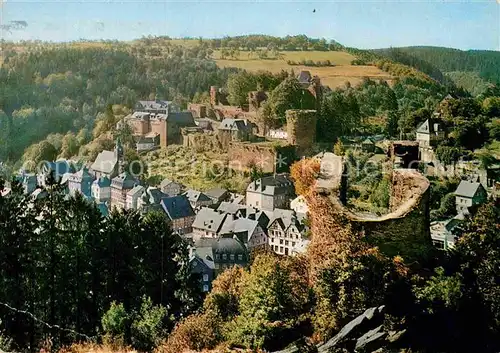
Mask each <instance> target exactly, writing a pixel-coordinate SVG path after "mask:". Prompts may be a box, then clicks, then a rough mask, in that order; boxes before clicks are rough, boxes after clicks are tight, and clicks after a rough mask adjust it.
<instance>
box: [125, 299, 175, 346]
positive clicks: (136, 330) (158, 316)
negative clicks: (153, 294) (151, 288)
mask: <svg viewBox="0 0 500 353" xmlns="http://www.w3.org/2000/svg"><path fill="white" fill-rule="evenodd" d="M166 315H167V309H165V308H164V307H163V306H161V305H156V306H153V302H152V301H151V298H148V297H145V296H144V297H143V298H142V304H141V310H140V312H139V313H138V314H137V316H136V317H135V320H134V321H133V322H132V326H131V334H132V344H133V346H134V347H135V348H137V349H140V350H142V351H148V352H149V351H151V350H153V349H154V347H156V346H157V345H158V344H159V343H160V341H161V338H162V337H163V336H164V334H165V330H164V328H163V321H164V319H165V316H166Z"/></svg>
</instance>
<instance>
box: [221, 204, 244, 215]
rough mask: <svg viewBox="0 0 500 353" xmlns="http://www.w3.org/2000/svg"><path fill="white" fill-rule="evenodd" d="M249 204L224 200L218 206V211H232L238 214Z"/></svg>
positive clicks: (231, 212)
mask: <svg viewBox="0 0 500 353" xmlns="http://www.w3.org/2000/svg"><path fill="white" fill-rule="evenodd" d="M246 207H247V206H245V205H240V204H236V203H233V202H227V201H222V202H221V203H220V205H219V207H217V211H220V212H224V213H230V214H236V212H238V211H239V210H240V209H243V208H246Z"/></svg>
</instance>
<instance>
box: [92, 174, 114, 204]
mask: <svg viewBox="0 0 500 353" xmlns="http://www.w3.org/2000/svg"><path fill="white" fill-rule="evenodd" d="M91 191H92V197H93V198H94V199H95V200H96V202H97V203H103V202H109V201H110V200H111V179H109V178H108V177H107V176H102V177H100V178H98V179H96V180H94V182H93V183H92V190H91Z"/></svg>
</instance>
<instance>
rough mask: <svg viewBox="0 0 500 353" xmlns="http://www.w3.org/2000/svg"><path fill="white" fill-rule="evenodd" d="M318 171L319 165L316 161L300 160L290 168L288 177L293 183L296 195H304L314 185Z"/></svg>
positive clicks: (310, 159) (309, 159)
mask: <svg viewBox="0 0 500 353" xmlns="http://www.w3.org/2000/svg"><path fill="white" fill-rule="evenodd" d="M319 170H320V163H319V161H318V160H317V159H312V158H308V159H301V160H300V161H298V162H295V163H293V164H292V166H291V167H290V175H291V177H292V179H293V181H294V185H295V193H296V194H297V195H304V194H306V193H307V192H308V191H309V190H310V188H311V187H312V186H313V185H314V182H315V181H316V178H317V177H318V174H319Z"/></svg>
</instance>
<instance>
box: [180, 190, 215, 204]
mask: <svg viewBox="0 0 500 353" xmlns="http://www.w3.org/2000/svg"><path fill="white" fill-rule="evenodd" d="M183 195H185V196H186V197H187V198H188V200H189V202H192V203H196V202H205V201H212V199H211V198H210V197H208V196H207V195H205V194H204V193H202V192H201V191H197V190H193V189H189V190H187V191H186V192H185V193H183Z"/></svg>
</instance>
